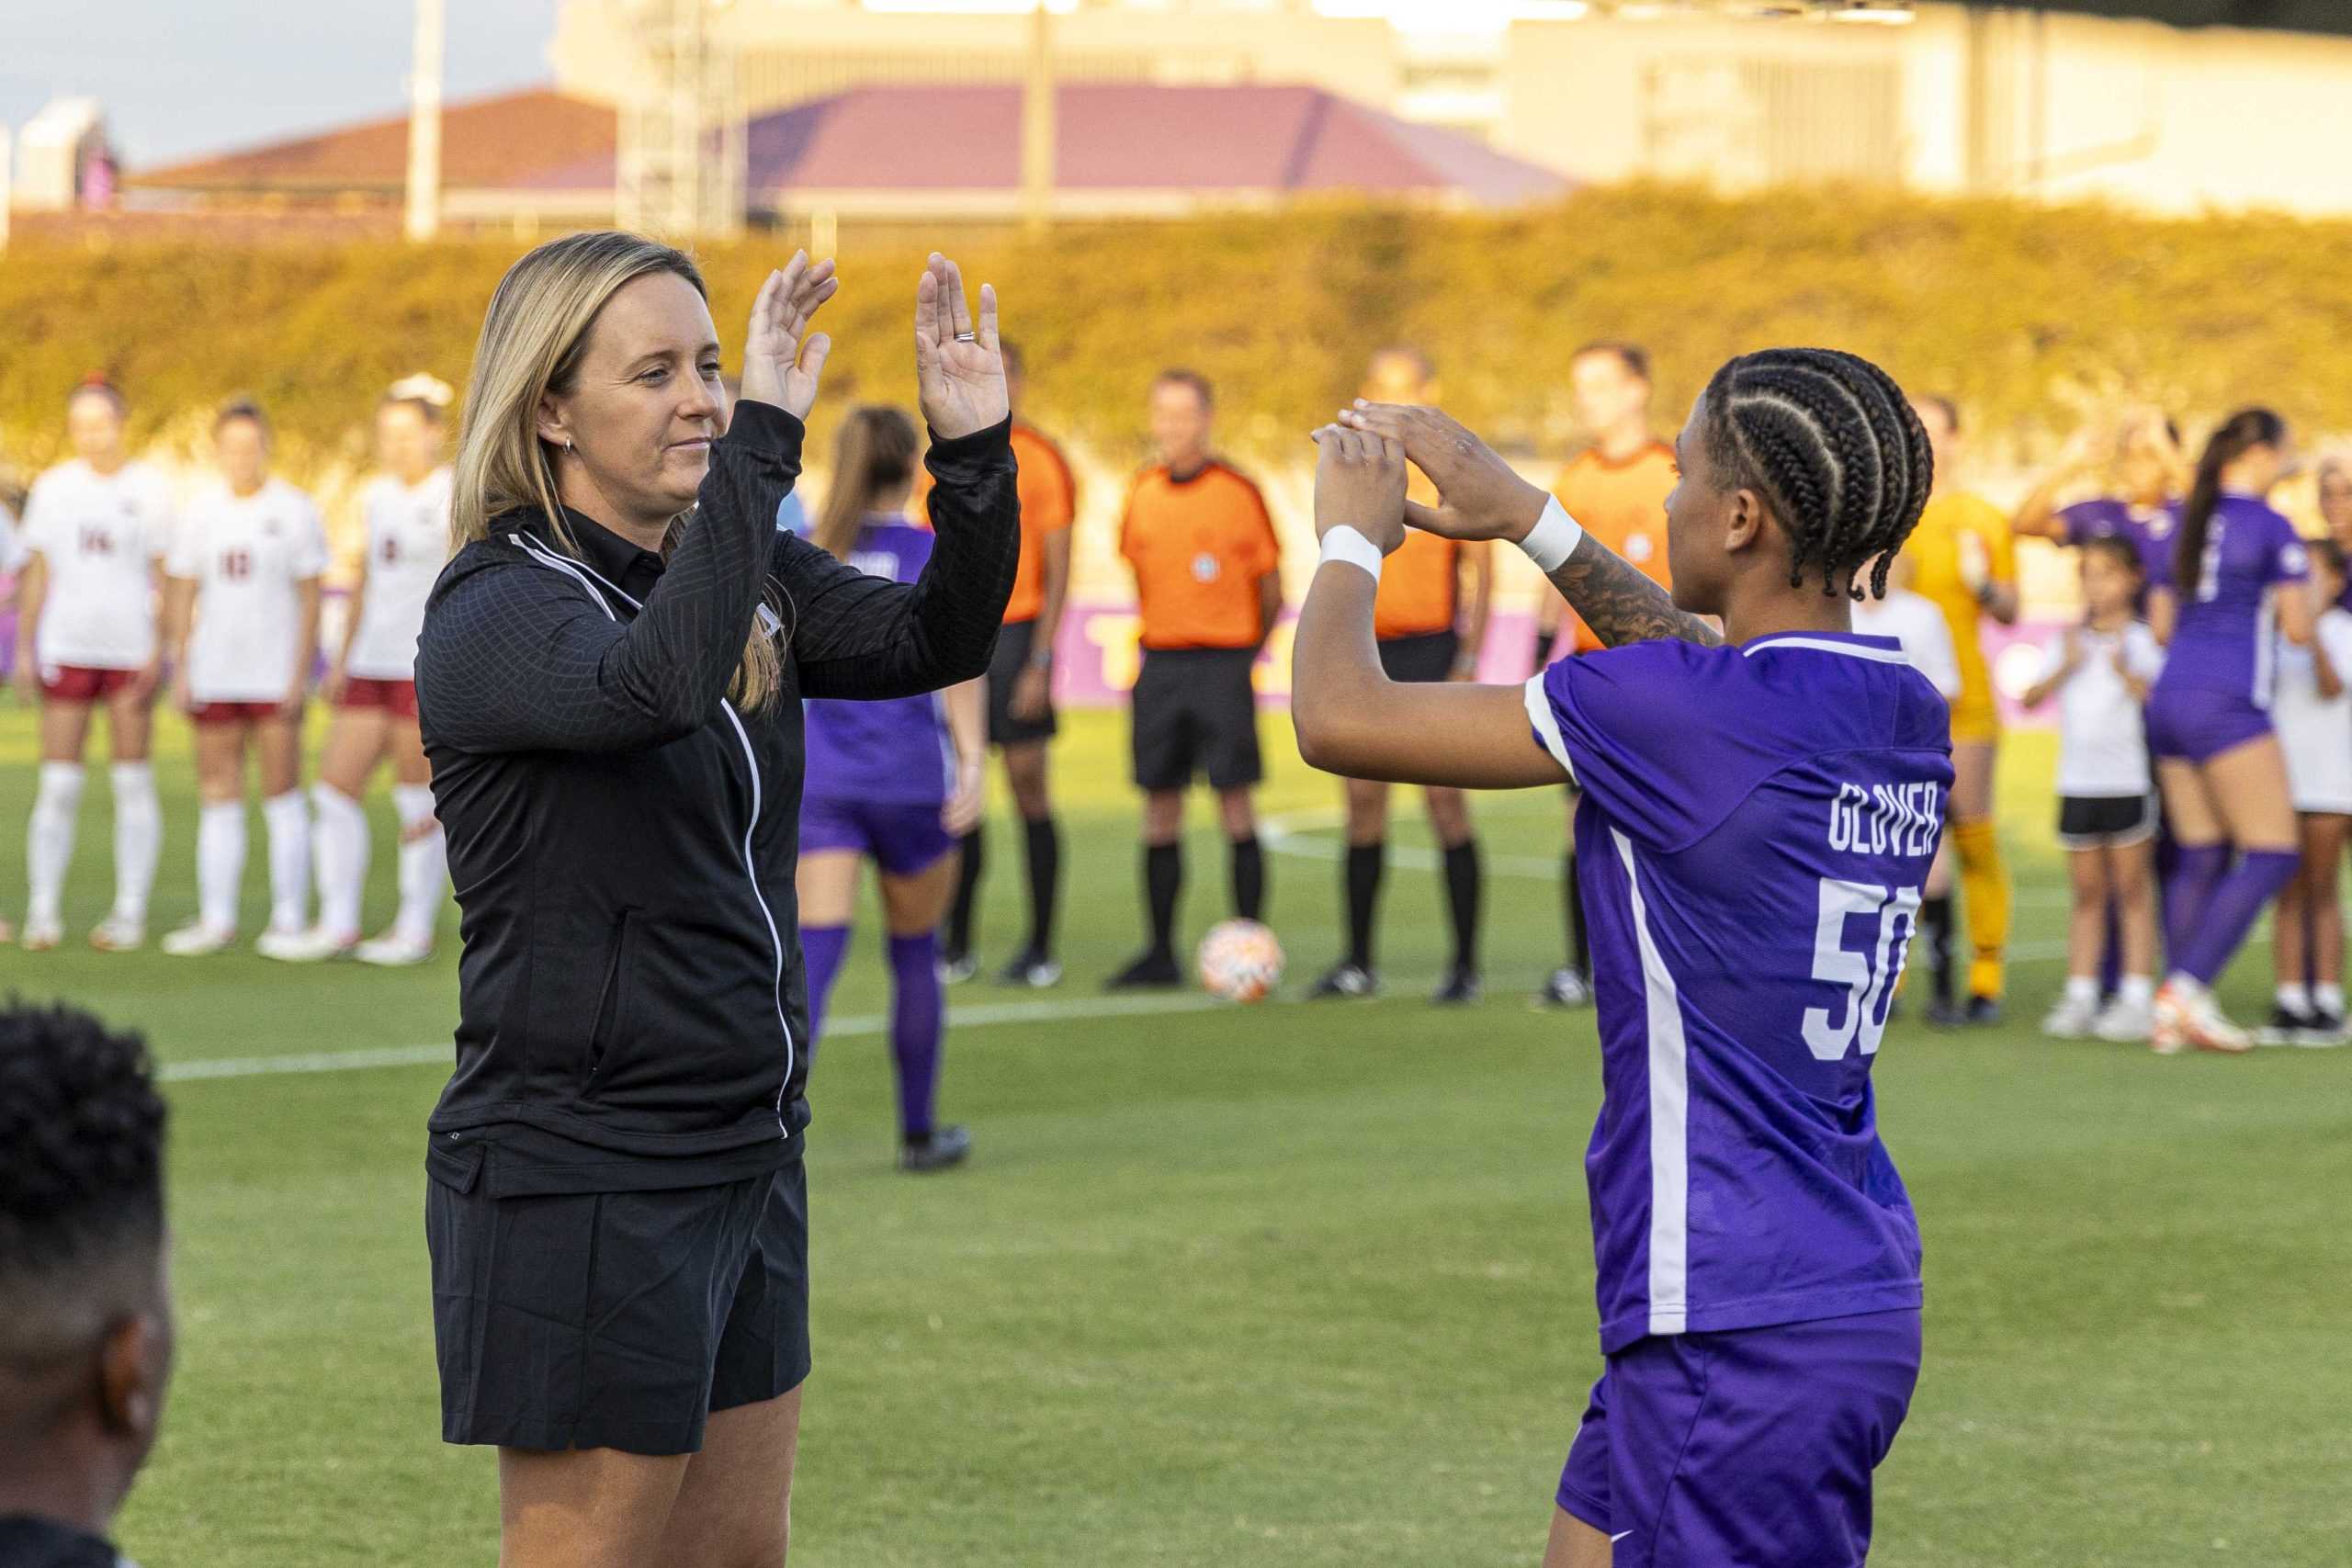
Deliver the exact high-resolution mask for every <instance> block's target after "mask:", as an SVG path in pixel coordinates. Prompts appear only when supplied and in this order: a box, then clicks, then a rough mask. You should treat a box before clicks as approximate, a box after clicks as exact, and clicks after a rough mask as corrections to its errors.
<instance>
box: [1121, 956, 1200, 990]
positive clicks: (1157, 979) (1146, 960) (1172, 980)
mask: <svg viewBox="0 0 2352 1568" xmlns="http://www.w3.org/2000/svg"><path fill="white" fill-rule="evenodd" d="M1183 983H1184V972H1183V971H1182V970H1181V969H1179V968H1177V967H1176V955H1175V954H1174V953H1145V954H1143V955H1142V956H1141V957H1139V958H1137V959H1136V961H1135V962H1134V963H1132V964H1128V965H1127V966H1126V967H1125V969H1122V970H1120V971H1119V972H1118V973H1117V974H1115V975H1114V976H1111V977H1110V978H1109V979H1108V980H1105V981H1103V989H1104V990H1106V991H1144V990H1151V991H1172V990H1174V989H1175V988H1176V987H1179V986H1181V985H1182V984H1183Z"/></svg>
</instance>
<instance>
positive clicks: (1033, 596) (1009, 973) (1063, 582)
mask: <svg viewBox="0 0 2352 1568" xmlns="http://www.w3.org/2000/svg"><path fill="white" fill-rule="evenodd" d="M1002 351H1003V354H1004V379H1005V387H1006V389H1007V390H1008V391H1010V392H1011V394H1012V460H1013V463H1014V465H1015V466H1016V467H1017V468H1019V470H1020V472H1019V484H1020V489H1021V567H1020V571H1019V575H1017V576H1015V577H1014V578H1013V580H1012V599H1011V600H1009V601H1008V602H1007V603H1006V604H1005V606H1004V629H1003V630H1002V631H1001V632H1000V633H999V634H998V635H997V639H996V658H995V659H994V660H992V661H991V662H990V663H989V683H988V701H989V745H991V746H993V747H995V748H996V749H997V750H998V751H999V753H1000V754H1001V756H1002V757H1003V759H1004V782H1005V783H1006V784H1009V785H1011V786H1012V804H1013V807H1014V809H1015V810H1017V811H1019V812H1020V813H1021V831H1022V836H1023V844H1024V847H1025V848H1026V850H1027V852H1028V863H1029V935H1028V937H1027V938H1026V939H1025V940H1024V941H1023V942H1022V944H1021V950H1020V952H1018V953H1015V954H1013V956H1012V961H1011V962H1010V963H1008V964H1006V965H1005V966H1004V971H1003V973H1002V974H1001V975H1000V976H998V980H999V982H1000V983H1001V984H1003V985H1007V986H1031V987H1040V988H1042V987H1047V986H1055V985H1058V984H1060V983H1061V977H1062V966H1061V965H1060V964H1057V963H1056V962H1055V960H1054V911H1055V907H1056V906H1057V904H1058V903H1059V901H1060V895H1061V875H1062V871H1061V868H1062V835H1061V827H1060V825H1059V824H1058V823H1057V822H1056V821H1055V820H1054V804H1053V796H1052V794H1051V793H1050V791H1049V790H1048V789H1047V787H1046V746H1047V743H1048V742H1050V741H1051V740H1052V739H1053V738H1054V736H1055V734H1056V733H1057V730H1058V728H1059V724H1058V721H1057V718H1056V716H1055V713H1054V643H1055V639H1056V638H1057V637H1058V636H1059V635H1060V633H1061V625H1062V611H1063V609H1064V607H1065V606H1066V605H1067V604H1068V603H1069V530H1070V524H1071V522H1072V521H1073V520H1074V519H1075V518H1076V517H1077V515H1078V481H1077V480H1076V479H1074V478H1072V477H1071V474H1070V468H1069V459H1068V458H1066V457H1063V456H1062V449H1061V447H1060V446H1057V445H1056V444H1055V442H1054V440H1053V438H1052V437H1050V436H1048V435H1046V434H1045V433H1044V432H1043V431H1041V430H1039V429H1038V428H1037V427H1036V426H1035V425H1034V424H1031V423H1028V422H1027V421H1026V420H1024V419H1023V418H1022V417H1021V402H1022V397H1023V392H1024V391H1025V390H1026V378H1025V377H1024V376H1023V374H1022V363H1021V354H1020V351H1019V350H1017V349H1016V348H1014V347H1013V345H1012V344H1009V343H1008V344H1003V345H1002ZM982 832H983V829H982V828H981V827H980V826H978V825H975V826H974V827H973V829H972V830H971V831H970V832H968V833H967V834H965V835H964V863H963V867H962V870H961V871H960V872H959V873H958V880H957V882H956V899H955V902H954V903H953V904H952V905H950V906H949V908H948V911H947V930H946V940H945V942H944V944H943V949H942V952H941V953H940V964H942V966H943V967H944V969H945V971H946V975H947V978H948V979H949V980H950V981H951V982H953V981H959V980H968V979H970V978H971V977H972V976H973V975H974V974H976V973H977V972H978V967H979V964H978V959H976V958H975V957H974V956H973V954H972V906H973V904H974V903H975V902H976V901H977V895H978V892H979V887H980V867H981V863H982V862H981V857H982V853H983V851H984V847H985V846H984V844H983V841H982Z"/></svg>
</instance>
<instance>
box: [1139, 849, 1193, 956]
mask: <svg viewBox="0 0 2352 1568" xmlns="http://www.w3.org/2000/svg"><path fill="white" fill-rule="evenodd" d="M1143 886H1144V901H1145V904H1146V907H1147V908H1148V912H1149V914H1150V916H1151V951H1152V952H1154V953H1163V954H1166V955H1168V956H1170V957H1173V956H1174V955H1175V952H1176V896H1177V895H1178V894H1179V893H1182V891H1183V890H1184V846H1183V845H1182V844H1181V843H1177V844H1146V845H1145V846H1144V850H1143Z"/></svg>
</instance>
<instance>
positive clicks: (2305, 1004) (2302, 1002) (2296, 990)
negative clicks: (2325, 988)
mask: <svg viewBox="0 0 2352 1568" xmlns="http://www.w3.org/2000/svg"><path fill="white" fill-rule="evenodd" d="M2278 1005H2279V1006H2280V1007H2282V1008H2285V1009H2286V1010H2288V1011H2289V1012H2309V1011H2311V1010H2312V994H2311V992H2310V991H2309V990H2308V989H2307V988H2305V987H2301V986H2281V987H2278Z"/></svg>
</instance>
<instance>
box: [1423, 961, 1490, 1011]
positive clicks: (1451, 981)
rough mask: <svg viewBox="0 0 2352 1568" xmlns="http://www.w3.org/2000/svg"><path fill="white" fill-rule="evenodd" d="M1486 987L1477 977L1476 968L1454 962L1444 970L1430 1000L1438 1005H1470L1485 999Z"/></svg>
mask: <svg viewBox="0 0 2352 1568" xmlns="http://www.w3.org/2000/svg"><path fill="white" fill-rule="evenodd" d="M1486 995H1487V987H1485V985H1483V984H1482V983H1481V982H1480V981H1479V979H1478V972H1477V971H1476V969H1470V968H1465V967H1464V966H1462V965H1460V964H1456V965H1455V966H1454V967H1453V968H1452V969H1449V970H1447V971H1446V972H1445V978H1444V979H1443V980H1442V981H1441V982H1439V984H1438V987H1437V989H1436V990H1435V991H1433V992H1431V993H1430V1001H1431V1002H1433V1003H1435V1004H1436V1005H1437V1006H1439V1007H1449V1008H1451V1007H1470V1006H1473V1005H1475V1004H1476V1003H1477V1002H1480V1001H1483V1000H1485V999H1486Z"/></svg>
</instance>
